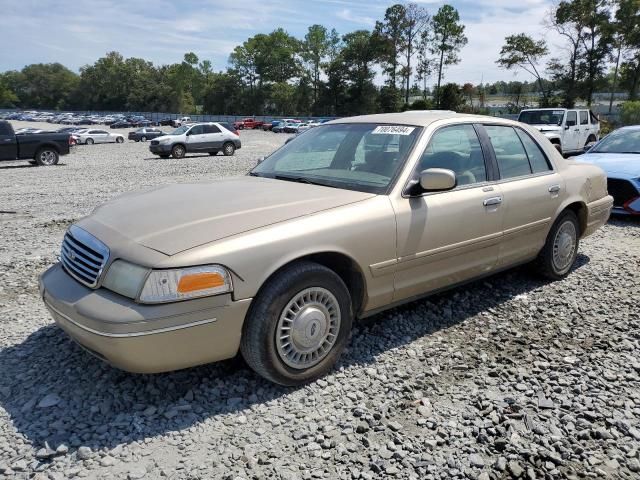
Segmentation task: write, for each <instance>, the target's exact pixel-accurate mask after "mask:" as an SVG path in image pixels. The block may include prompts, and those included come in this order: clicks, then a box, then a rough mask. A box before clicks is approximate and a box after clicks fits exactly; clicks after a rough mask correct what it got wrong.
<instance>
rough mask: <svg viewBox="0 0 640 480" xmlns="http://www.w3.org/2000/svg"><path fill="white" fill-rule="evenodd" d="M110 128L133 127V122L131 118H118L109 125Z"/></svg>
mask: <svg viewBox="0 0 640 480" xmlns="http://www.w3.org/2000/svg"><path fill="white" fill-rule="evenodd" d="M109 127H110V128H129V127H133V124H132V123H131V122H130V121H129V120H118V121H117V122H113V123H112V124H111V125H109Z"/></svg>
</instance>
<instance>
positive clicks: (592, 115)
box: [589, 111, 600, 125]
mask: <svg viewBox="0 0 640 480" xmlns="http://www.w3.org/2000/svg"><path fill="white" fill-rule="evenodd" d="M589 116H590V117H591V123H592V124H593V125H597V124H598V123H600V122H599V120H598V117H596V116H595V115H594V113H593V112H592V111H589Z"/></svg>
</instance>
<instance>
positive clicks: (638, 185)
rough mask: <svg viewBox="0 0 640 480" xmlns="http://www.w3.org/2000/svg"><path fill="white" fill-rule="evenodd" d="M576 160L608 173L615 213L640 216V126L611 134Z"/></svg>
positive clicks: (623, 128) (624, 128) (608, 187)
mask: <svg viewBox="0 0 640 480" xmlns="http://www.w3.org/2000/svg"><path fill="white" fill-rule="evenodd" d="M575 160H576V161H578V162H586V163H593V164H595V165H598V166H599V167H601V168H602V169H603V170H604V171H605V172H607V189H608V190H609V195H611V196H613V210H612V213H618V214H623V215H638V216H640V125H634V126H630V127H622V128H619V129H618V130H615V131H613V132H611V133H610V134H609V135H607V136H606V137H604V138H603V139H602V140H600V141H599V142H598V143H596V144H595V145H594V146H593V147H591V148H590V149H589V150H588V151H587V152H586V153H585V154H584V155H580V156H579V157H575Z"/></svg>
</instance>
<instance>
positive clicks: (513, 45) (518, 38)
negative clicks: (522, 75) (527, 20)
mask: <svg viewBox="0 0 640 480" xmlns="http://www.w3.org/2000/svg"><path fill="white" fill-rule="evenodd" d="M548 52H549V49H548V48H547V44H546V42H545V41H544V40H534V39H533V38H531V37H530V36H529V35H527V34H525V33H520V34H517V35H509V36H508V37H506V38H505V44H504V45H503V46H502V49H501V50H500V58H499V59H498V60H497V61H496V63H497V64H498V65H500V66H501V67H502V68H505V69H507V70H511V69H512V68H521V69H523V70H524V71H526V72H527V73H529V74H530V75H533V76H534V77H535V78H536V80H537V82H538V85H539V87H540V92H541V94H542V102H541V103H542V104H543V105H545V104H546V101H547V97H548V95H547V91H546V90H545V88H544V83H543V81H542V80H543V79H542V75H541V73H540V72H539V71H538V65H539V63H540V61H541V60H542V58H543V57H544V56H545V55H546V54H547V53H548Z"/></svg>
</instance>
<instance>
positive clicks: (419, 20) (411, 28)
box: [402, 3, 466, 103]
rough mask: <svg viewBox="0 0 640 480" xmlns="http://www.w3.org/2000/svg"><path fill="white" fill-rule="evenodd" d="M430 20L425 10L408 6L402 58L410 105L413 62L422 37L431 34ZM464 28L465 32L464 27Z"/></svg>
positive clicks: (415, 6)
mask: <svg viewBox="0 0 640 480" xmlns="http://www.w3.org/2000/svg"><path fill="white" fill-rule="evenodd" d="M456 13H457V12H456ZM429 20H430V17H429V13H428V12H427V10H426V9H425V8H423V7H420V6H418V5H417V4H415V3H409V4H407V6H406V21H405V24H404V32H403V35H402V57H403V58H404V65H403V68H402V72H403V77H404V87H403V88H404V101H405V103H409V90H411V77H412V75H413V70H412V67H411V60H412V59H413V56H414V55H415V51H416V48H417V44H418V43H419V38H420V36H421V35H428V34H429V29H428V26H429ZM462 28H463V30H464V27H462ZM465 41H466V39H465Z"/></svg>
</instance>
